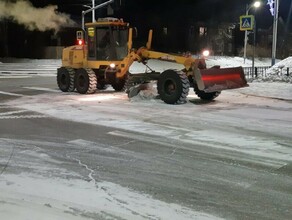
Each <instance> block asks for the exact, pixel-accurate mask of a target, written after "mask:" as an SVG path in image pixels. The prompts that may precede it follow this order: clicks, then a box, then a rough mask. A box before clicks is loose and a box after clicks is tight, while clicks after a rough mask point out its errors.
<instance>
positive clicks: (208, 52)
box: [202, 50, 210, 57]
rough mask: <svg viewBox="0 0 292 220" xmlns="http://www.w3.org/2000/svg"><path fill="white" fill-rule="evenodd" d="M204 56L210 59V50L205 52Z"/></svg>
mask: <svg viewBox="0 0 292 220" xmlns="http://www.w3.org/2000/svg"><path fill="white" fill-rule="evenodd" d="M202 54H203V56H204V57H208V56H209V55H210V51H209V50H204V51H203V53H202Z"/></svg>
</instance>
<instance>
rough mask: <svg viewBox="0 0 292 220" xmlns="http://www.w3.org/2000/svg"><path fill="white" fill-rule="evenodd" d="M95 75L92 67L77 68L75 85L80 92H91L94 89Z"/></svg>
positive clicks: (95, 83)
mask: <svg viewBox="0 0 292 220" xmlns="http://www.w3.org/2000/svg"><path fill="white" fill-rule="evenodd" d="M96 85H97V80H96V75H95V73H94V71H93V70H92V69H78V70H77V71H76V78H75V87H76V90H77V92H79V93H80V94H92V93H95V91H96Z"/></svg>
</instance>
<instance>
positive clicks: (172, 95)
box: [157, 70, 190, 104]
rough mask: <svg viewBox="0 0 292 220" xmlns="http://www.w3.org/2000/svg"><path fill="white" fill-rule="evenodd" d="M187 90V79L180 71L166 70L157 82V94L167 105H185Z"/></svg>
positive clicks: (188, 83) (188, 84)
mask: <svg viewBox="0 0 292 220" xmlns="http://www.w3.org/2000/svg"><path fill="white" fill-rule="evenodd" d="M189 88H190V82H189V79H188V77H187V76H186V74H185V73H184V72H182V71H176V70H166V71H164V72H163V73H161V75H160V76H159V79H158V81H157V90H158V94H159V95H160V98H161V99H162V100H163V101H164V102H165V103H167V104H182V103H185V102H186V98H187V95H188V93H189Z"/></svg>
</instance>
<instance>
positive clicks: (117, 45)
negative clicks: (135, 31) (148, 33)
mask: <svg viewBox="0 0 292 220" xmlns="http://www.w3.org/2000/svg"><path fill="white" fill-rule="evenodd" d="M86 27H87V45H88V55H87V56H88V60H97V61H115V60H116V61H118V60H123V59H124V58H125V57H126V56H127V54H128V45H127V43H128V33H129V28H128V26H127V25H126V23H124V22H122V21H120V20H104V19H103V20H99V21H98V22H96V23H89V24H87V25H86Z"/></svg>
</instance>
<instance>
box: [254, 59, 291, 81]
mask: <svg viewBox="0 0 292 220" xmlns="http://www.w3.org/2000/svg"><path fill="white" fill-rule="evenodd" d="M287 68H289V75H287ZM291 75H292V57H288V58H286V59H284V60H282V61H280V62H278V63H276V64H275V65H274V66H272V67H271V68H270V69H268V70H267V76H266V77H262V78H260V79H258V80H257V81H270V82H287V83H292V77H291Z"/></svg>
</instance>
